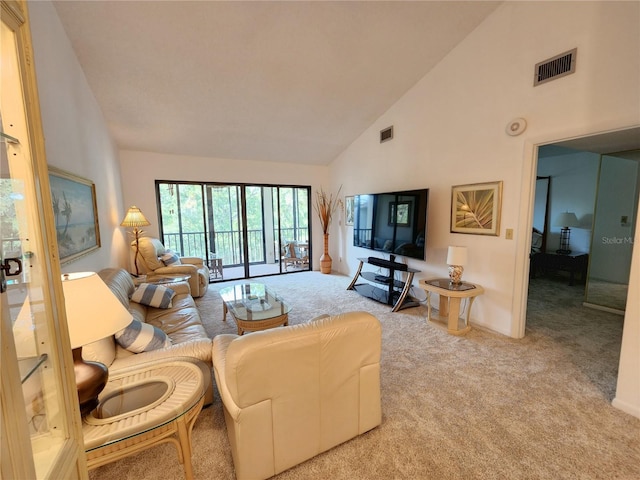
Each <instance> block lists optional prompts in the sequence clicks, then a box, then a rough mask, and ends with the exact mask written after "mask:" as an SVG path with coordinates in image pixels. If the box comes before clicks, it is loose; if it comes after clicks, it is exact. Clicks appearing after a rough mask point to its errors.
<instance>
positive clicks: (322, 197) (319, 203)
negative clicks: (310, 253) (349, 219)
mask: <svg viewBox="0 0 640 480" xmlns="http://www.w3.org/2000/svg"><path fill="white" fill-rule="evenodd" d="M341 190H342V187H340V188H339V189H338V193H337V194H336V196H335V197H334V196H333V194H327V193H326V192H325V191H324V190H323V189H322V188H320V190H316V196H315V201H314V202H313V208H314V210H315V211H316V213H317V214H318V218H319V219H320V225H321V226H322V233H323V234H324V251H323V254H322V256H321V257H320V272H322V273H331V264H332V259H331V256H330V255H329V228H330V227H331V220H332V219H333V215H334V213H335V212H336V210H337V209H338V206H340V205H341V204H342V202H341V201H340V191H341Z"/></svg>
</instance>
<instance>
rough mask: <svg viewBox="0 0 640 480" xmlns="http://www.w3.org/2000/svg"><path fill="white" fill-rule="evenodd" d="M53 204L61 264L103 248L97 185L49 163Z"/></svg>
mask: <svg viewBox="0 0 640 480" xmlns="http://www.w3.org/2000/svg"><path fill="white" fill-rule="evenodd" d="M49 185H50V188H51V204H52V205H53V215H54V219H55V224H56V239H57V241H58V256H59V258H60V264H61V265H64V264H66V263H69V262H72V261H73V260H76V259H78V258H80V257H83V256H85V255H87V254H89V253H91V252H93V251H94V250H97V249H98V248H100V227H99V224H98V208H97V205H96V186H95V184H94V183H93V182H92V181H91V180H88V179H86V178H82V177H79V176H77V175H74V174H72V173H69V172H65V171H64V170H60V169H59V168H55V167H49Z"/></svg>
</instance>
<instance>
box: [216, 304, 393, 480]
mask: <svg viewBox="0 0 640 480" xmlns="http://www.w3.org/2000/svg"><path fill="white" fill-rule="evenodd" d="M380 349H381V327H380V322H379V321H378V319H377V318H375V317H374V316H373V315H371V314H369V313H366V312H350V313H345V314H341V315H337V316H334V317H329V316H325V318H320V319H317V320H314V321H310V322H309V323H305V324H299V325H292V326H288V327H281V328H274V329H270V330H264V331H260V332H255V333H251V334H250V335H243V336H241V337H239V336H237V335H230V334H224V335H217V336H216V337H215V338H214V340H213V370H214V377H215V380H216V383H217V385H218V391H219V392H220V397H221V398H222V402H223V405H224V415H225V421H226V424H227V434H228V436H229V443H230V444H231V452H232V456H233V463H234V466H235V471H236V478H237V480H259V479H264V478H269V477H271V476H273V475H276V474H278V473H280V472H282V471H284V470H286V469H288V468H290V467H293V466H294V465H297V464H299V463H301V462H303V461H305V460H307V459H309V458H311V457H313V456H315V455H317V454H319V453H322V452H324V451H326V450H329V449H330V448H332V447H334V446H336V445H338V444H340V443H343V442H345V441H347V440H349V439H352V438H354V437H356V436H357V435H360V434H362V433H365V432H367V431H368V430H371V429H372V428H374V427H376V426H377V425H379V424H380V423H381V421H382V413H381V406H380Z"/></svg>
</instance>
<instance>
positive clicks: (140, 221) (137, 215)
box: [120, 205, 151, 227]
mask: <svg viewBox="0 0 640 480" xmlns="http://www.w3.org/2000/svg"><path fill="white" fill-rule="evenodd" d="M147 225H151V224H150V223H149V220H147V219H146V217H145V216H144V214H143V213H142V211H141V210H140V209H139V208H138V207H136V206H135V205H132V206H131V207H129V210H127V214H126V215H125V217H124V220H122V223H121V224H120V226H121V227H146V226H147Z"/></svg>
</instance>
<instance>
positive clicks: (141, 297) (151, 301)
mask: <svg viewBox="0 0 640 480" xmlns="http://www.w3.org/2000/svg"><path fill="white" fill-rule="evenodd" d="M175 296H176V292H175V291H174V290H171V289H170V288H168V287H164V286H162V285H153V284H151V283H141V284H140V285H139V286H138V288H136V290H135V291H134V292H133V295H131V300H132V301H134V302H136V303H141V304H142V305H147V306H149V307H156V308H171V307H172V306H173V297H175Z"/></svg>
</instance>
